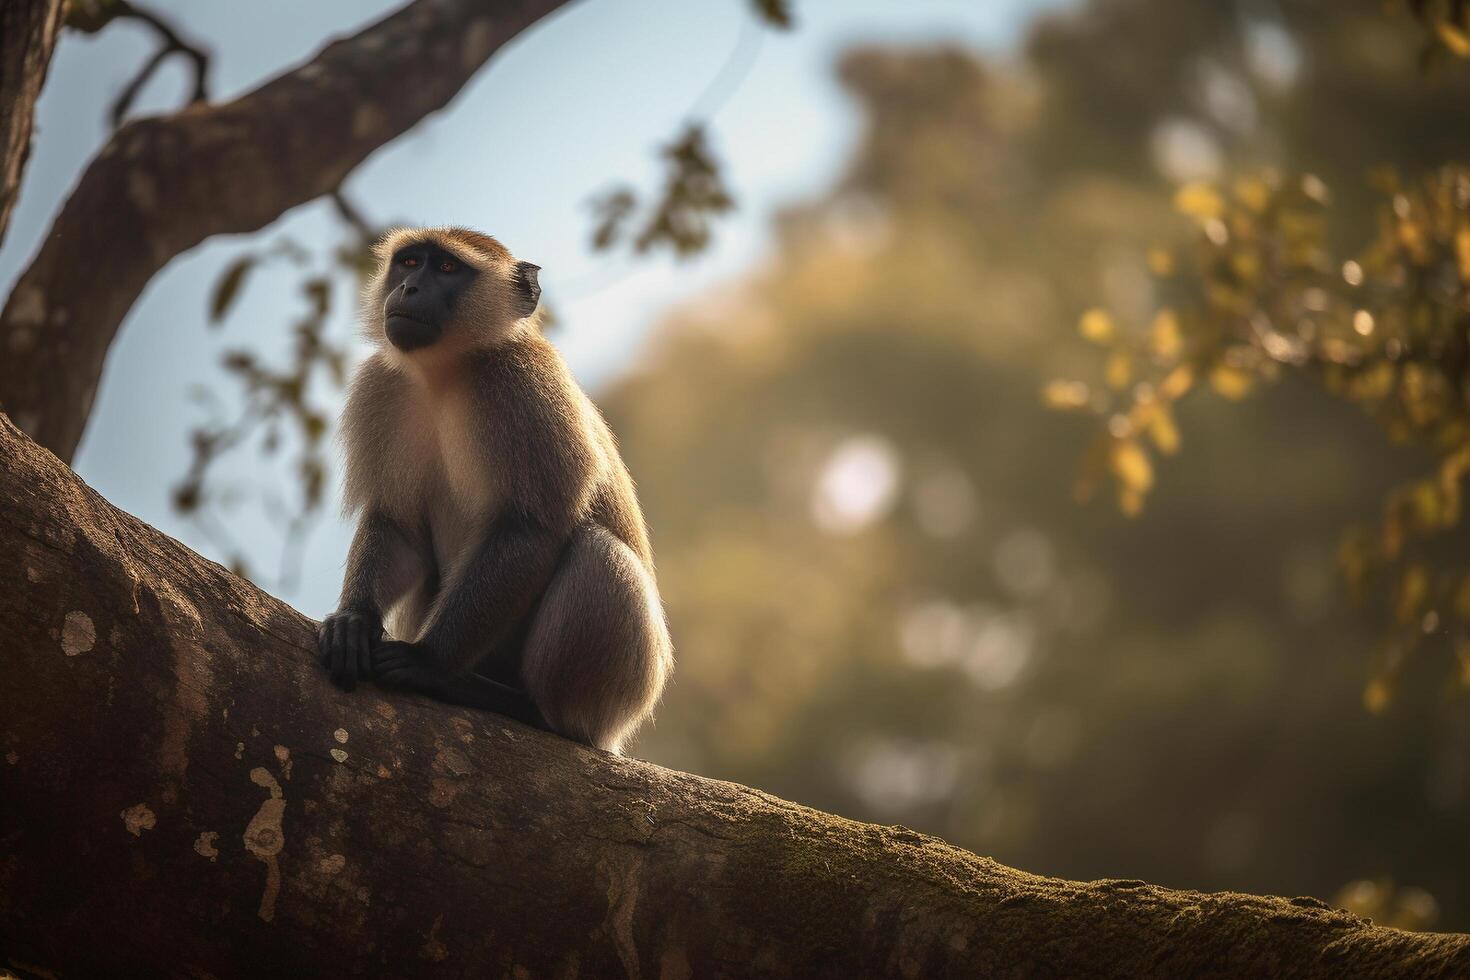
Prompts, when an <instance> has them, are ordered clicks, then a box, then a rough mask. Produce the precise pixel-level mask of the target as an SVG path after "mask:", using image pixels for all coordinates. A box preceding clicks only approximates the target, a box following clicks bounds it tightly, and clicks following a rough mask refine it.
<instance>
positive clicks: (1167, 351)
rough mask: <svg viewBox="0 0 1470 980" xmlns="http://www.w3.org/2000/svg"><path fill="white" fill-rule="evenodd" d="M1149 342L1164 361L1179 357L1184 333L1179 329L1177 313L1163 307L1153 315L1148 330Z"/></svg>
mask: <svg viewBox="0 0 1470 980" xmlns="http://www.w3.org/2000/svg"><path fill="white" fill-rule="evenodd" d="M1149 344H1150V346H1152V347H1153V350H1154V353H1155V354H1157V355H1158V356H1159V357H1161V358H1163V359H1164V360H1166V361H1172V360H1175V359H1176V358H1178V357H1179V353H1180V351H1182V350H1183V349H1184V334H1183V333H1182V332H1181V331H1180V329H1179V314H1177V313H1175V312H1174V311H1173V310H1171V309H1169V308H1167V307H1165V308H1164V309H1162V310H1160V311H1159V312H1158V314H1157V315H1156V316H1155V317H1154V323H1153V327H1152V328H1151V329H1150V331H1149Z"/></svg>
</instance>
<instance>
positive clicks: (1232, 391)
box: [1210, 364, 1256, 402]
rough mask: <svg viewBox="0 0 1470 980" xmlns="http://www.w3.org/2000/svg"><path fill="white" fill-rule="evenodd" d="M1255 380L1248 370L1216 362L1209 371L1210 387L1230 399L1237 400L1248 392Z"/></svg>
mask: <svg viewBox="0 0 1470 980" xmlns="http://www.w3.org/2000/svg"><path fill="white" fill-rule="evenodd" d="M1255 381H1256V379H1255V378H1254V377H1253V376H1252V375H1251V374H1250V372H1248V371H1242V370H1241V369H1240V368H1234V367H1230V366H1229V365H1227V364H1217V365H1215V367H1214V369H1213V370H1211V371H1210V387H1212V388H1214V389H1215V391H1217V392H1219V393H1220V394H1221V395H1222V396H1224V397H1226V398H1228V399H1230V400H1231V401H1236V402H1238V401H1240V400H1241V399H1242V398H1244V397H1245V396H1246V395H1248V394H1250V390H1251V388H1252V387H1253V386H1254V385H1255Z"/></svg>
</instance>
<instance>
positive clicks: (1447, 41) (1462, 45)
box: [1434, 20, 1470, 58]
mask: <svg viewBox="0 0 1470 980" xmlns="http://www.w3.org/2000/svg"><path fill="white" fill-rule="evenodd" d="M1434 33H1435V36H1436V37H1438V38H1439V40H1440V43H1441V44H1443V45H1444V46H1445V47H1447V48H1449V49H1450V50H1451V51H1453V52H1454V53H1455V54H1456V55H1458V56H1459V57H1461V58H1470V34H1466V33H1465V32H1464V31H1462V30H1461V29H1460V28H1459V27H1457V26H1455V25H1454V24H1452V23H1450V22H1449V21H1448V20H1438V21H1435V23H1434Z"/></svg>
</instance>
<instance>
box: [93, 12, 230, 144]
mask: <svg viewBox="0 0 1470 980" xmlns="http://www.w3.org/2000/svg"><path fill="white" fill-rule="evenodd" d="M112 16H113V18H114V19H116V18H127V19H129V20H136V21H141V22H142V23H144V24H147V25H148V26H149V27H150V28H152V29H153V32H154V33H155V34H157V35H158V39H159V42H160V47H159V49H158V50H157V51H156V52H154V54H153V57H152V58H149V59H148V63H147V64H145V65H144V66H143V68H142V70H141V71H139V72H138V74H137V75H135V76H133V79H132V81H130V82H128V84H127V85H126V86H125V87H124V88H123V90H122V92H121V93H119V95H118V97H117V98H116V99H115V100H114V101H113V103H112V108H111V110H110V111H109V113H108V118H109V119H110V120H111V122H112V128H113V129H117V128H118V127H119V126H121V125H122V122H123V117H124V116H126V115H127V114H128V110H129V109H130V108H132V106H133V102H134V100H136V99H137V97H138V93H139V92H140V91H141V90H142V88H143V86H144V85H146V84H148V80H149V79H150V78H152V77H153V73H154V72H156V71H157V70H158V67H159V65H161V64H163V61H164V59H165V58H167V57H168V56H169V55H171V54H182V55H183V56H184V57H186V58H188V59H189V61H191V62H192V63H193V65H194V93H193V95H192V96H191V97H190V99H189V104H190V105H193V104H194V103H196V102H208V101H209V85H208V75H209V52H208V51H206V50H205V49H204V48H203V47H201V46H199V45H197V44H190V43H189V42H187V41H185V40H183V39H182V38H180V37H179V35H178V32H177V31H175V30H174V29H173V27H171V26H170V25H169V24H168V22H167V21H165V20H164V19H163V18H162V17H159V16H158V15H157V14H155V13H152V12H150V11H147V10H144V9H143V8H142V7H138V6H135V5H133V4H131V3H127V2H125V0H118V3H117V12H116V13H115V14H113V15H112Z"/></svg>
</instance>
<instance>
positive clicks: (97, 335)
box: [0, 0, 568, 461]
mask: <svg viewBox="0 0 1470 980" xmlns="http://www.w3.org/2000/svg"><path fill="white" fill-rule="evenodd" d="M567 2H568V0H416V2H414V3H411V4H409V5H408V6H406V7H404V8H403V9H402V10H400V11H398V12H397V13H395V14H392V15H390V16H389V17H387V18H385V19H383V20H382V21H379V22H378V23H377V24H374V25H373V26H371V27H369V28H367V29H366V30H364V31H362V32H361V33H359V34H357V35H356V36H355V37H352V38H348V39H346V40H342V41H336V42H334V43H332V44H330V45H328V46H327V47H326V48H325V49H324V50H323V51H322V52H321V53H320V54H318V55H317V56H316V57H315V58H314V59H313V60H312V61H310V62H309V63H307V64H306V65H303V66H302V67H300V68H297V69H295V70H293V71H291V72H288V73H287V74H284V75H282V76H280V77H279V78H276V79H274V80H272V81H270V82H267V83H266V84H264V85H262V86H261V87H260V88H258V89H256V90H255V91H253V92H251V93H249V94H248V95H245V96H242V97H241V98H239V99H236V100H235V101H233V102H229V103H226V104H223V105H207V104H195V105H191V106H189V107H187V108H185V109H182V110H180V111H179V112H176V113H174V114H173V115H169V116H160V117H154V118H150V119H139V120H136V121H134V122H131V123H128V124H127V125H125V126H124V127H123V128H122V129H120V130H118V132H117V133H116V134H114V136H113V137H112V139H111V140H110V141H109V142H108V144H107V146H106V147H104V148H103V149H102V151H101V152H100V153H99V154H98V155H97V158H96V159H95V160H93V161H92V163H91V165H90V166H89V167H88V168H87V170H86V172H85V173H84V174H83V175H82V178H81V181H80V183H78V185H77V187H76V189H75V190H74V191H73V192H72V194H71V197H70V198H69V199H68V200H67V202H66V205H65V206H64V207H63V208H62V211H61V214H60V216H59V217H58V218H57V219H56V223H55V225H53V227H52V228H51V231H50V234H48V235H47V237H46V240H45V242H44V243H43V244H42V246H41V250H40V253H39V254H38V255H37V256H36V258H35V260H34V261H33V262H32V263H31V265H30V267H29V268H28V269H26V271H25V272H24V273H23V274H22V275H21V277H20V280H19V281H18V282H17V283H16V286H15V289H14V290H13V291H12V292H11V294H10V298H9V299H8V300H7V301H6V304H5V308H4V311H3V312H0V352H4V355H5V356H3V357H0V408H3V409H4V410H5V411H6V412H8V413H9V414H10V416H11V418H12V419H14V420H15V422H16V424H18V425H19V426H20V427H21V428H22V429H24V430H25V431H26V432H28V433H29V434H30V435H31V436H32V437H33V438H35V439H36V441H38V442H39V443H41V444H42V445H43V446H46V447H47V448H49V449H51V450H52V451H53V452H55V453H56V454H57V455H58V456H60V457H61V458H62V459H63V460H67V461H70V460H71V458H72V455H73V454H74V453H75V452H76V447H77V443H78V442H79V441H80V440H81V437H82V430H83V428H84V427H85V425H86V420H87V415H88V413H89V412H90V411H91V407H92V399H93V397H94V395H95V394H96V389H97V382H98V380H99V379H100V377H101V374H102V365H103V361H104V359H105V357H106V355H107V350H108V348H109V347H110V346H111V344H112V340H113V337H114V336H116V334H117V329H118V327H119V326H120V325H121V323H122V321H123V318H124V317H125V316H127V313H128V310H129V309H131V308H132V306H133V303H134V302H135V301H136V300H137V298H138V296H139V295H140V294H141V293H142V291H143V288H144V287H145V286H146V285H147V284H148V281H149V280H150V279H152V278H153V276H154V274H155V273H157V272H158V271H159V270H160V269H162V268H163V267H164V266H165V265H167V264H168V262H169V261H170V260H171V259H173V258H174V257H175V256H177V255H179V254H180V253H182V252H185V251H187V250H188V249H191V248H193V247H194V246H195V245H198V244H199V243H200V242H202V241H204V240H205V239H206V238H208V237H210V236H211V235H220V234H227V233H240V232H250V231H255V230H257V229H260V228H263V227H264V226H265V225H267V224H269V223H270V222H272V221H274V220H275V219H277V218H279V217H280V216H281V215H282V214H284V213H285V212H286V211H288V210H289V209H291V208H293V207H295V206H297V205H299V204H304V203H306V202H307V201H310V200H313V199H314V198H317V197H320V196H321V195H323V194H326V193H328V192H330V191H331V190H333V189H334V188H335V187H337V186H338V185H339V184H340V183H341V182H342V180H343V178H345V177H346V176H347V174H348V173H349V172H351V170H352V169H353V168H354V167H356V166H357V165H358V164H359V163H361V162H362V161H363V160H364V159H365V158H366V157H367V156H368V155H369V154H370V153H372V152H373V151H374V150H376V149H377V148H378V147H380V146H383V145H384V144H386V143H388V142H390V141H391V140H393V139H394V138H396V137H397V136H399V135H401V134H402V133H403V132H405V131H406V130H408V129H409V128H410V127H412V126H413V125H414V124H416V123H417V122H419V120H421V119H423V118H424V117H425V116H427V115H428V114H430V113H431V112H434V111H435V110H437V109H440V108H442V107H443V106H444V105H445V104H446V103H448V102H449V100H450V99H451V98H453V97H454V95H455V94H456V93H457V92H458V91H459V90H460V89H461V88H462V87H463V86H464V84H465V83H466V82H467V81H468V80H469V79H470V77H471V76H472V75H473V74H474V73H475V71H476V70H477V69H479V67H480V66H481V65H483V64H484V63H485V61H486V60H487V59H488V58H489V57H490V56H491V55H492V54H493V53H495V51H497V50H498V49H499V48H500V47H501V46H502V45H503V44H505V43H506V42H507V41H509V40H510V39H511V38H513V37H515V36H516V35H517V34H518V33H520V32H521V31H522V30H524V29H525V28H526V27H527V26H529V25H531V24H533V23H535V22H536V21H538V20H540V19H541V18H543V17H545V16H547V15H548V14H550V13H551V12H552V11H554V10H556V9H557V8H558V7H561V6H563V5H564V4H566V3H567Z"/></svg>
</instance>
